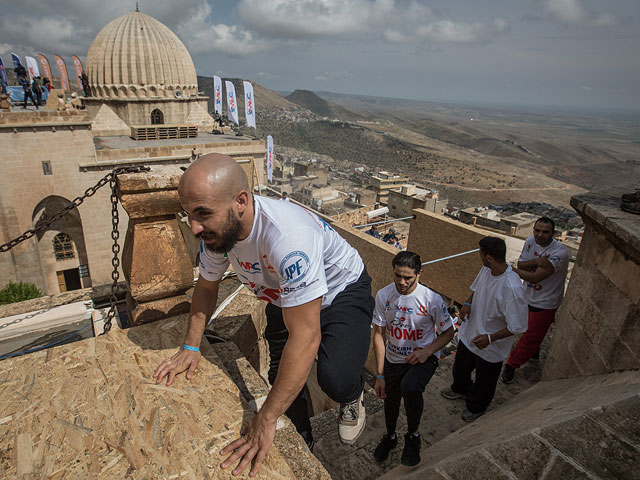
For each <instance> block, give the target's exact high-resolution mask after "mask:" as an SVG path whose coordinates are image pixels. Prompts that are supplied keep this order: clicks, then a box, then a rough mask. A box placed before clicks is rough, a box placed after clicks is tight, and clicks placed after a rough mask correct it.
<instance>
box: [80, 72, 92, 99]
mask: <svg viewBox="0 0 640 480" xmlns="http://www.w3.org/2000/svg"><path fill="white" fill-rule="evenodd" d="M78 78H79V79H80V83H81V84H82V90H83V91H84V96H85V97H90V96H91V89H90V88H89V77H88V76H87V74H86V73H85V72H82V74H81V75H80V76H79V77H78Z"/></svg>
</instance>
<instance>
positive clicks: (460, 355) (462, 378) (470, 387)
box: [451, 341, 502, 413]
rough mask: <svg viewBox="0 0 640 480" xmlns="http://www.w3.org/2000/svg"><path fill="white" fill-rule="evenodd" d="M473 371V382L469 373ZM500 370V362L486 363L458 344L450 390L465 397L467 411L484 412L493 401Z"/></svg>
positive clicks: (462, 343)
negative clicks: (474, 375)
mask: <svg viewBox="0 0 640 480" xmlns="http://www.w3.org/2000/svg"><path fill="white" fill-rule="evenodd" d="M474 369H475V371H476V379H475V382H472V381H471V372H473V370H474ZM501 370H502V362H497V363H493V362H487V361H486V360H483V359H482V358H481V357H479V356H478V355H476V354H475V353H473V352H472V351H471V350H469V349H468V348H467V347H466V345H465V344H464V342H462V341H460V342H458V350H457V351H456V360H455V362H454V364H453V385H451V390H453V391H454V392H456V393H459V394H460V395H466V397H467V409H468V410H469V411H470V412H473V413H480V412H484V411H485V410H486V409H487V408H488V407H489V404H490V403H491V400H493V396H494V395H495V393H496V385H497V384H498V378H499V377H500V371H501Z"/></svg>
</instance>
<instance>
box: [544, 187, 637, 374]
mask: <svg viewBox="0 0 640 480" xmlns="http://www.w3.org/2000/svg"><path fill="white" fill-rule="evenodd" d="M571 205H572V206H573V207H574V208H575V209H576V210H577V211H578V213H580V215H581V216H582V219H583V220H584V223H585V231H584V236H583V238H582V244H581V246H580V250H579V251H578V256H577V259H576V264H575V266H574V268H573V273H572V276H571V281H570V282H569V286H568V288H567V292H566V295H565V298H564V302H563V304H562V305H561V307H560V309H559V310H558V313H557V315H556V331H555V334H554V342H553V344H552V345H551V349H550V352H549V356H548V358H547V362H546V365H545V370H544V377H543V378H545V379H554V378H568V377H574V376H577V375H595V374H600V373H606V372H614V371H619V370H628V369H637V368H640V222H639V221H638V220H639V218H638V216H636V215H633V214H630V213H626V212H623V211H622V210H620V208H619V207H618V201H617V199H609V198H605V197H601V196H595V195H581V196H575V197H573V198H572V199H571Z"/></svg>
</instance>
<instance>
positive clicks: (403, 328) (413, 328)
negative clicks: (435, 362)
mask: <svg viewBox="0 0 640 480" xmlns="http://www.w3.org/2000/svg"><path fill="white" fill-rule="evenodd" d="M373 323H374V324H376V325H378V326H380V327H387V332H388V335H387V352H386V357H387V360H389V362H391V363H404V359H405V358H406V357H407V356H408V355H409V354H410V353H411V352H413V351H414V350H415V349H416V348H424V347H426V346H428V345H431V344H432V343H433V342H434V341H435V339H436V331H437V332H438V334H440V333H442V332H444V331H445V330H448V329H449V328H450V327H452V324H451V316H450V315H449V312H447V306H446V305H445V304H444V301H443V300H442V297H441V296H440V295H438V294H437V293H436V292H434V291H433V290H430V289H429V288H427V287H425V286H424V285H422V284H418V285H417V286H416V288H415V290H414V291H413V292H411V293H410V294H408V295H402V294H400V293H398V290H397V289H396V285H395V283H391V284H389V285H387V286H386V287H384V288H382V289H380V290H379V291H378V293H377V295H376V308H375V310H374V312H373ZM435 355H436V357H438V358H440V352H439V351H438V352H436V353H435Z"/></svg>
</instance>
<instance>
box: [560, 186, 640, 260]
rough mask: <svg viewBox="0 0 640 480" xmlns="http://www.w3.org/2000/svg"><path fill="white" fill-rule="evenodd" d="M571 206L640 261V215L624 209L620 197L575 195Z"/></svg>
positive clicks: (634, 258) (586, 220)
mask: <svg viewBox="0 0 640 480" xmlns="http://www.w3.org/2000/svg"><path fill="white" fill-rule="evenodd" d="M571 206H572V207H573V208H574V209H575V210H576V211H577V212H578V213H579V214H580V216H581V217H582V218H583V220H585V222H591V223H592V224H594V225H596V226H597V227H599V229H601V230H603V231H604V232H605V235H607V238H609V240H610V241H611V242H612V243H613V244H614V245H616V246H617V247H619V248H620V249H621V250H623V251H624V252H625V253H627V254H628V255H629V256H630V257H632V258H633V261H635V262H636V263H640V216H637V215H634V214H632V213H628V212H625V211H623V210H622V209H621V208H620V200H619V199H617V198H615V197H609V196H604V195H598V194H585V195H575V196H573V197H572V198H571Z"/></svg>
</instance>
